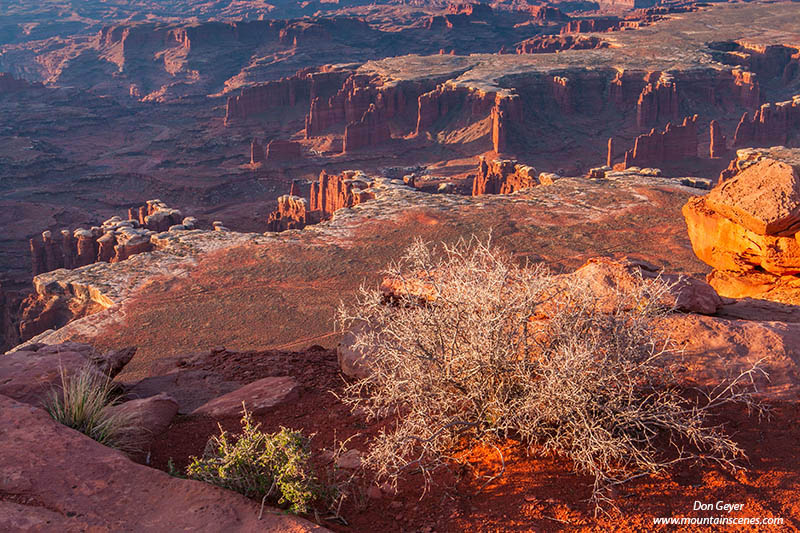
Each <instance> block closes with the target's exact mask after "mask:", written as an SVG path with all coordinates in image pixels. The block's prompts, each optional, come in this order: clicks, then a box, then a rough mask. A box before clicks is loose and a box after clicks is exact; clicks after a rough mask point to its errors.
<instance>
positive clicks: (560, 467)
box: [151, 347, 800, 532]
mask: <svg viewBox="0 0 800 533" xmlns="http://www.w3.org/2000/svg"><path fill="white" fill-rule="evenodd" d="M208 367H209V369H214V370H216V371H218V372H219V373H220V374H221V375H223V376H225V377H226V378H238V379H242V380H246V381H250V380H254V379H257V378H261V377H266V376H270V375H292V376H295V377H297V378H298V380H299V381H300V382H301V383H302V385H303V387H304V390H303V392H302V393H301V396H300V399H299V400H297V401H295V402H293V403H290V404H286V405H280V406H276V407H275V408H274V409H273V410H272V411H271V412H269V413H267V414H265V415H262V416H258V417H256V419H257V420H258V422H260V423H261V424H262V428H263V429H264V430H266V431H275V430H278V429H279V428H280V427H281V426H285V427H290V428H295V429H302V430H303V431H304V432H305V433H306V434H311V433H313V434H314V437H313V440H312V445H313V450H314V452H315V455H316V456H317V457H319V456H320V453H319V452H321V451H322V450H323V449H330V448H332V447H333V444H334V439H337V440H339V441H342V440H345V439H347V438H348V437H350V436H352V435H355V434H360V436H359V437H357V438H354V439H353V440H351V441H350V442H349V443H348V446H349V447H350V448H356V449H360V450H362V451H363V450H364V449H366V445H365V442H366V440H367V439H368V438H369V437H371V436H372V435H374V434H375V431H376V427H375V426H367V425H366V424H365V423H364V422H363V419H360V418H358V417H356V416H354V415H353V414H351V413H350V412H349V410H348V408H347V407H346V406H345V405H343V404H342V403H341V402H340V401H338V400H337V399H336V396H335V395H334V394H333V393H338V392H341V390H342V386H343V378H342V376H341V375H340V374H339V372H338V367H337V363H336V353H335V351H333V350H325V349H322V348H321V347H312V348H310V349H308V350H306V351H304V352H250V353H241V354H233V355H231V354H227V355H226V356H224V357H219V358H217V359H216V360H212V362H210V363H209V364H208ZM770 407H771V408H772V412H771V417H770V419H762V420H759V419H758V418H757V417H749V416H748V415H747V413H746V412H744V410H743V409H739V408H729V409H726V410H725V411H724V412H721V413H720V416H719V422H721V423H724V424H726V426H727V427H728V430H729V431H730V432H731V433H733V434H735V438H736V440H737V442H738V443H739V444H740V445H741V446H742V447H743V448H744V450H745V451H746V453H747V455H748V457H749V461H748V462H746V463H745V464H744V466H746V467H747V470H746V471H743V472H739V473H736V474H732V473H729V472H727V471H726V470H724V469H722V468H720V467H717V466H714V465H712V464H705V463H704V464H699V465H690V464H686V465H684V466H682V467H678V468H674V469H672V470H670V471H668V472H664V473H662V474H659V475H657V476H651V477H643V478H639V479H636V480H633V481H631V482H629V483H628V484H625V485H622V486H620V487H619V488H618V490H617V492H616V494H615V495H614V504H615V505H616V506H617V507H618V508H619V511H611V512H610V514H609V515H608V516H600V517H598V518H595V516H594V508H593V506H592V505H591V504H590V503H588V501H587V500H588V498H589V497H590V493H591V478H589V477H587V476H582V475H576V474H574V473H572V471H571V467H572V465H571V463H570V462H569V461H568V460H566V459H563V458H559V457H541V456H537V455H533V454H531V455H529V454H527V453H526V452H525V450H524V449H523V448H522V447H521V446H519V445H518V444H517V443H515V442H513V441H508V442H505V443H503V444H502V445H501V446H500V450H501V451H502V453H503V456H504V459H505V472H504V473H503V475H502V476H500V477H498V478H496V479H495V480H493V481H491V482H489V483H488V484H486V486H485V487H482V486H483V485H484V484H485V483H486V479H487V478H490V477H492V476H494V475H495V474H498V473H499V472H501V470H502V467H501V462H500V458H499V456H498V454H497V452H496V451H495V450H494V449H493V448H491V447H484V446H476V447H473V448H471V449H466V450H464V451H463V452H461V453H460V456H461V458H462V459H464V460H466V462H467V464H468V465H469V466H466V465H455V467H454V468H453V469H452V471H449V472H445V471H440V473H439V474H437V475H436V476H435V480H434V486H433V487H432V488H431V490H430V491H429V492H428V493H427V494H426V495H425V496H424V497H422V493H421V487H422V483H421V478H420V476H419V475H412V476H410V477H408V478H406V479H404V480H403V481H402V482H401V483H400V484H399V491H398V493H397V494H395V495H393V496H392V495H387V494H386V493H384V496H383V498H381V499H378V500H376V499H369V498H367V497H365V496H361V497H359V498H356V499H355V500H352V501H350V502H349V503H347V504H346V505H345V506H344V507H343V509H342V516H343V517H344V519H345V520H346V521H347V524H348V525H346V526H345V525H343V524H342V523H339V522H333V521H324V522H323V524H324V525H325V526H326V527H329V528H331V529H333V530H334V531H341V532H346V531H387V532H389V531H419V532H432V531H436V532H461V531H574V530H578V531H624V532H639V531H651V530H655V529H658V528H656V527H655V526H653V518H654V517H672V516H674V517H680V516H689V517H702V516H720V515H723V514H724V513H723V512H716V511H709V512H702V511H692V506H693V504H694V502H695V500H699V501H702V502H711V503H714V502H717V501H720V500H721V501H724V502H726V503H743V504H744V508H743V510H742V511H739V512H733V513H732V514H731V515H730V516H739V517H782V518H783V519H784V525H783V526H782V527H773V528H771V529H770V528H765V529H758V528H744V527H740V528H737V527H729V528H727V529H725V531H770V530H771V531H789V530H797V529H798V528H800V503H798V495H800V494H799V493H800V463H798V462H797V457H798V455H800V427H798V426H797V424H796V423H795V422H796V420H797V419H798V417H800V405H798V404H797V403H772V404H770ZM219 422H220V423H221V424H222V426H223V427H224V428H225V429H227V430H231V431H236V430H237V428H238V423H239V421H238V420H237V419H233V418H232V419H226V420H222V421H219ZM217 431H218V429H217V421H215V420H211V419H198V418H190V417H179V418H178V419H176V421H175V422H174V423H173V425H172V426H171V427H170V429H169V430H168V431H167V432H166V433H165V434H163V435H161V436H160V437H159V438H158V439H157V441H156V442H155V443H154V445H153V448H152V457H151V458H152V464H153V465H154V466H155V467H157V468H161V469H166V465H167V462H168V460H169V459H170V458H171V459H172V460H173V461H174V462H175V464H176V466H178V467H180V468H183V467H185V465H186V464H187V463H188V460H189V456H191V455H200V454H202V452H203V447H204V445H205V443H206V440H207V438H208V436H210V435H212V434H215V433H217ZM534 452H535V450H534ZM317 466H318V468H319V469H320V470H319V471H324V469H325V467H326V465H325V464H324V463H323V462H321V461H319V460H318V461H317ZM361 486H362V488H365V487H366V486H368V481H363V484H362V485H361ZM309 518H310V519H312V520H313V519H314V517H313V516H309ZM705 529H706V530H707V529H708V528H705ZM670 530H673V529H670ZM674 530H676V531H693V530H696V528H692V527H690V526H683V527H682V528H677V529H674Z"/></svg>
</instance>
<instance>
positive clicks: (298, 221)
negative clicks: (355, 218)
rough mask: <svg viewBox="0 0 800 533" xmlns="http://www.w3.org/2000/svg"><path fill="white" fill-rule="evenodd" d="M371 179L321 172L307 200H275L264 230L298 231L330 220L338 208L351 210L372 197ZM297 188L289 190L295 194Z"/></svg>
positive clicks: (349, 173)
mask: <svg viewBox="0 0 800 533" xmlns="http://www.w3.org/2000/svg"><path fill="white" fill-rule="evenodd" d="M372 183H373V181H372V179H371V178H369V177H367V176H366V174H364V173H362V172H360V171H354V170H345V171H344V172H342V173H341V174H333V175H331V174H328V173H327V172H325V171H324V170H323V171H322V172H321V173H320V175H319V179H318V180H317V181H315V182H313V183H311V188H310V190H309V199H308V200H307V199H305V198H301V197H300V196H299V195H296V194H288V195H283V196H281V197H279V198H278V208H277V209H276V210H275V211H273V212H272V213H270V215H269V219H268V221H267V228H268V231H286V230H289V229H302V228H304V227H305V226H307V225H309V224H317V223H319V222H320V221H322V220H325V219H327V218H330V217H331V215H333V213H334V212H336V211H337V210H338V209H342V208H345V207H353V206H354V205H358V204H361V203H363V202H365V201H367V200H370V199H372V198H374V194H373V193H372V191H370V187H371V186H372ZM299 189H300V188H299V185H298V184H296V183H293V184H292V191H291V192H295V193H299V192H300V190H299Z"/></svg>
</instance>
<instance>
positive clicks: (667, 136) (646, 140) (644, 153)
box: [622, 115, 697, 168]
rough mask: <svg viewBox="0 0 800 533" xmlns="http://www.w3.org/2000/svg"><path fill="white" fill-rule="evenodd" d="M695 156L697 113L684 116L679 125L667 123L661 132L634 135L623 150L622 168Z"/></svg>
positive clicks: (652, 165)
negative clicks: (629, 146) (630, 142)
mask: <svg viewBox="0 0 800 533" xmlns="http://www.w3.org/2000/svg"><path fill="white" fill-rule="evenodd" d="M696 157H697V115H694V116H692V117H685V118H684V119H683V123H682V124H681V125H679V126H673V125H672V123H667V126H666V127H665V128H664V131H663V132H658V131H655V129H653V130H651V131H650V133H645V134H643V135H639V136H638V137H636V141H635V143H634V145H633V149H631V150H627V151H626V152H625V160H624V162H623V166H622V168H630V167H632V166H638V167H661V166H662V165H663V164H664V163H670V162H674V161H676V160H682V159H687V158H692V159H693V158H696Z"/></svg>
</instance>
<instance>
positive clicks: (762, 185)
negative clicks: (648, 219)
mask: <svg viewBox="0 0 800 533" xmlns="http://www.w3.org/2000/svg"><path fill="white" fill-rule="evenodd" d="M798 152H799V151H798V150H788V149H783V148H778V149H772V150H768V151H762V152H759V151H751V150H746V151H740V155H741V156H742V158H741V160H740V165H739V168H740V171H739V172H738V173H737V174H736V175H735V176H733V177H731V178H729V179H727V180H724V181H722V182H721V183H720V184H718V185H717V186H716V187H715V188H714V189H713V190H712V191H711V192H710V193H709V194H708V195H707V196H705V197H694V198H692V199H690V200H689V202H688V203H687V204H686V205H685V206H684V207H683V215H684V217H685V219H686V225H687V227H688V230H689V238H690V239H691V241H692V248H693V249H694V251H695V254H697V257H699V258H700V259H701V260H702V261H704V262H705V263H707V264H709V265H711V266H712V267H713V268H714V270H713V271H712V272H711V273H710V274H709V275H708V281H709V283H710V284H711V285H712V286H714V288H715V289H716V290H717V292H719V293H720V294H721V295H722V296H728V297H736V298H739V297H756V298H764V299H770V300H775V301H778V302H784V303H793V304H798V303H800V276H798V274H800V240H798V237H800V153H798Z"/></svg>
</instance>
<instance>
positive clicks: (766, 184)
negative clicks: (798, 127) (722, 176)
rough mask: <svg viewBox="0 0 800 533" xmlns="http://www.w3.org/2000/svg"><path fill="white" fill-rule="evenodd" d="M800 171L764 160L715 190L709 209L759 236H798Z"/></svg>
mask: <svg viewBox="0 0 800 533" xmlns="http://www.w3.org/2000/svg"><path fill="white" fill-rule="evenodd" d="M798 168H800V165H798V167H797V168H795V167H793V166H792V165H789V164H788V163H785V162H783V161H778V160H774V159H769V158H766V159H762V160H761V161H758V162H757V163H755V164H754V165H751V166H749V167H747V168H746V169H744V170H743V171H742V172H740V173H739V174H738V175H736V176H735V177H734V178H732V179H729V180H726V181H724V182H723V183H721V184H720V185H719V186H718V187H715V188H714V189H713V190H712V191H711V192H709V193H708V195H707V196H706V205H708V207H709V208H710V209H712V210H713V211H715V212H717V213H719V214H720V215H722V216H724V217H726V218H728V219H729V220H732V221H733V222H735V223H737V224H739V225H741V226H743V227H745V228H746V229H748V230H750V231H752V232H754V233H756V234H758V235H770V236H773V235H794V234H795V233H796V232H797V231H798V229H800V176H798Z"/></svg>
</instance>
